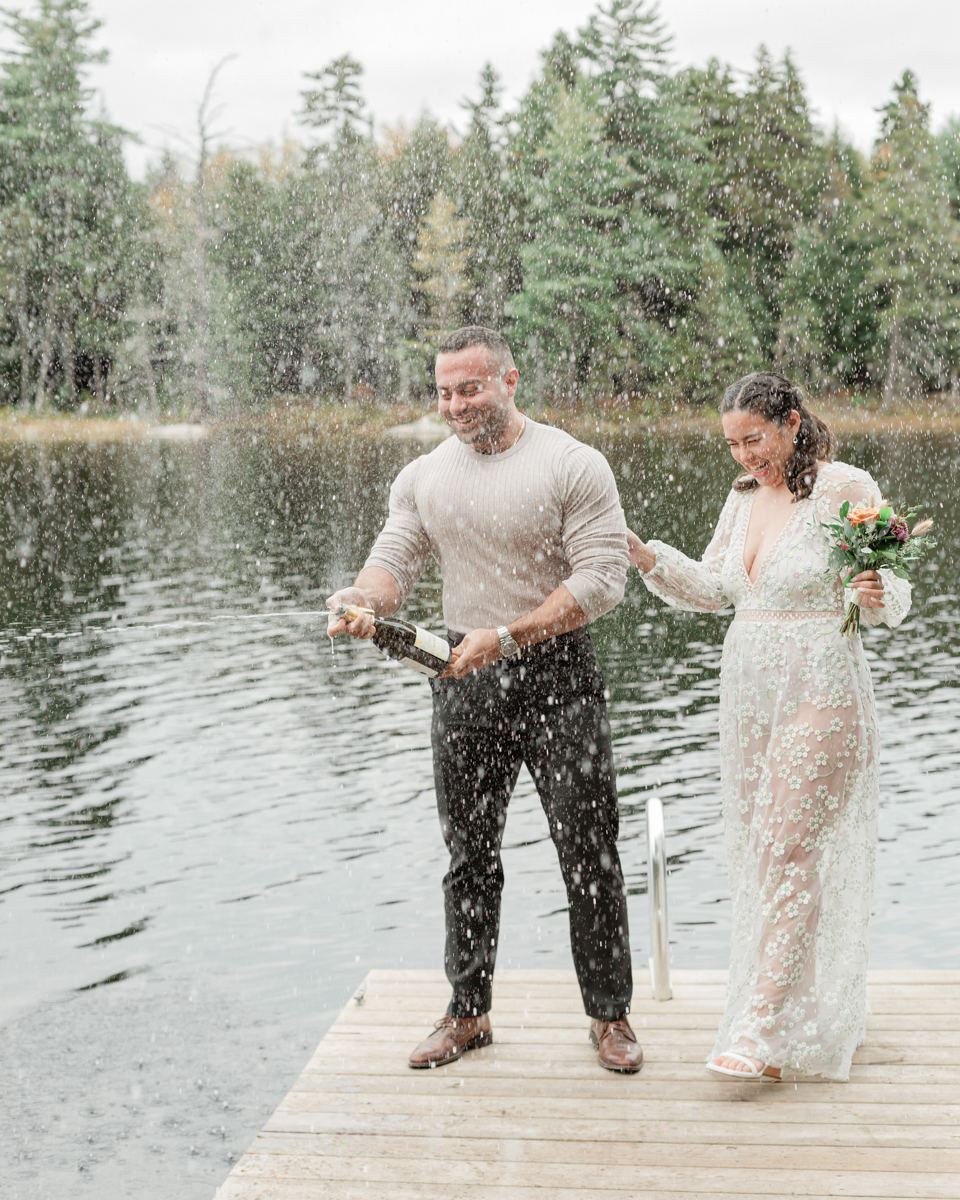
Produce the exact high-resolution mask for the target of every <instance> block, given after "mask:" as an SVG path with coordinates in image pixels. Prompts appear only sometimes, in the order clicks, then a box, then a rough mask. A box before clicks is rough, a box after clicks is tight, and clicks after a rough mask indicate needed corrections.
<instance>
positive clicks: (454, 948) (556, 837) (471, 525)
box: [328, 326, 643, 1072]
mask: <svg viewBox="0 0 960 1200" xmlns="http://www.w3.org/2000/svg"><path fill="white" fill-rule="evenodd" d="M436 379H437V392H438V395H439V410H440V413H441V415H442V416H443V417H444V419H445V420H446V421H447V424H448V425H449V426H450V428H451V429H452V430H453V432H454V433H455V434H456V438H450V439H449V440H447V441H446V442H444V443H443V444H442V445H440V446H439V447H437V449H436V450H434V451H433V452H432V453H431V454H425V455H423V456H421V457H420V458H418V459H416V460H415V461H414V462H412V463H410V465H409V466H407V467H405V468H404V469H403V470H402V471H401V472H400V474H399V475H398V476H397V478H396V480H395V481H394V484H393V487H392V489H391V493H390V515H389V518H388V520H387V522H386V524H385V526H384V528H383V531H382V533H381V534H380V536H379V537H378V539H377V541H376V544H375V545H374V547H373V550H372V552H371V553H370V556H369V558H368V559H367V562H366V565H365V566H364V568H363V570H362V571H361V572H360V575H359V576H358V577H357V580H356V583H355V585H354V586H353V587H352V588H345V589H343V590H341V591H340V592H337V593H336V595H334V596H331V597H330V599H329V600H328V604H330V605H331V607H335V606H336V605H337V604H339V603H349V604H357V605H360V606H362V607H365V608H369V609H372V610H373V612H374V613H375V614H377V615H387V614H390V613H393V612H395V611H396V610H397V609H398V608H399V607H400V605H401V604H402V602H403V600H404V599H405V597H406V596H407V595H408V594H409V592H410V590H411V588H412V587H413V585H414V583H415V582H416V580H417V578H418V577H419V575H420V573H421V571H422V570H423V567H424V564H425V562H426V559H427V555H428V554H431V553H432V554H433V555H434V556H435V557H436V558H437V560H438V562H439V564H440V573H441V578H442V580H443V611H444V619H445V621H446V624H447V626H448V629H449V634H448V637H449V641H450V644H451V646H452V647H453V649H452V659H451V663H450V666H449V668H448V669H447V671H445V672H444V674H443V675H442V676H441V677H440V678H438V679H434V680H431V687H432V690H433V727H432V740H433V757H434V776H435V780H436V792H437V807H438V810H439V814H440V824H441V828H442V831H443V836H444V840H445V842H446V845H447V848H448V850H449V851H450V870H449V872H448V873H447V875H446V877H445V878H444V881H443V888H444V901H445V904H444V907H445V915H446V952H445V965H446V971H447V978H448V979H449V980H450V983H451V986H452V988H453V996H452V998H451V1001H450V1004H449V1006H448V1009H447V1013H446V1015H445V1016H444V1017H442V1018H441V1020H440V1021H438V1022H437V1026H436V1029H435V1031H434V1033H433V1034H432V1035H431V1036H430V1037H429V1038H427V1040H426V1041H425V1042H423V1043H422V1044H421V1045H420V1046H418V1047H417V1048H416V1049H415V1050H414V1051H413V1053H412V1054H411V1056H410V1060H409V1061H410V1066H412V1067H431V1066H440V1065H442V1064H444V1063H448V1062H452V1061H453V1060H454V1059H457V1058H459V1057H460V1056H461V1055H462V1054H463V1053H464V1051H466V1050H471V1049H474V1048H475V1047H477V1046H484V1045H487V1044H488V1043H489V1042H490V1041H491V1040H492V1033H491V1028H490V1017H489V1010H490V1005H491V999H492V983H493V978H492V977H493V968H494V963H495V961H496V951H497V937H498V930H499V923H500V895H501V892H502V890H503V866H502V864H501V860H500V844H501V840H502V837H503V830H504V824H505V822H506V813H507V805H508V803H509V801H510V796H511V794H512V792H513V789H514V786H515V784H516V781H517V775H518V773H519V770H520V766H521V764H522V763H525V764H526V766H527V768H528V769H529V771H530V774H531V775H532V776H533V779H534V782H535V784H536V787H537V791H538V792H539V795H540V800H541V803H542V804H543V808H544V812H545V813H546V816H547V819H548V821H549V825H550V834H551V837H552V838H553V842H554V845H555V846H556V849H557V853H558V855H559V858H560V869H561V871H562V874H563V879H564V883H565V885H566V889H567V898H568V902H569V913H570V941H571V946H572V950H573V961H574V965H575V967H576V970H577V977H578V979H579V982H580V990H581V993H582V996H583V1002H584V1008H585V1009H586V1012H587V1015H588V1016H589V1017H590V1018H591V1023H590V1038H591V1041H592V1042H593V1044H594V1045H595V1046H596V1047H597V1052H598V1058H599V1061H600V1063H601V1065H603V1066H604V1067H607V1068H609V1069H610V1070H615V1071H628V1072H632V1071H637V1070H639V1069H640V1065H641V1063H642V1061H643V1053H642V1051H641V1049H640V1047H639V1045H638V1044H637V1041H636V1038H635V1037H634V1035H633V1031H632V1030H631V1029H630V1025H629V1022H628V1021H627V1017H626V1014H627V1012H628V1011H629V1007H630V998H631V995H632V976H631V970H630V946H629V938H628V930H627V905H626V894H625V889H624V883H623V874H622V872H621V869H620V859H619V856H618V854H617V848H616V838H617V828H618V809H617V790H616V780H615V775H614V766H613V750H612V744H611V737H610V725H609V722H608V720H607V713H606V702H605V693H604V682H603V677H602V675H601V673H600V669H599V666H598V665H597V660H596V656H595V654H594V651H593V646H592V644H591V641H590V636H589V634H588V632H587V629H586V626H587V625H588V624H589V623H590V622H591V621H594V620H596V618H597V617H599V616H600V615H601V614H602V613H604V612H607V611H608V610H609V609H612V608H614V607H615V606H616V605H617V604H618V603H619V602H620V600H621V598H622V596H623V587H624V581H625V578H626V568H627V562H628V560H627V540H626V525H625V522H624V517H623V512H622V510H621V508H620V501H619V497H618V495H617V488H616V484H615V482H614V479H613V474H612V472H611V471H610V467H609V466H608V464H607V462H606V460H605V459H604V457H603V456H602V455H601V454H600V453H599V452H598V451H596V450H593V449H591V448H589V447H587V446H584V445H582V444H581V443H580V442H578V441H576V440H575V439H574V438H572V437H570V436H569V434H566V433H564V432H562V431H561V430H558V429H553V428H551V427H549V426H546V425H540V424H537V423H536V422H534V421H531V420H530V419H529V418H525V417H524V416H523V415H522V414H521V413H520V412H518V410H517V407H516V405H515V403H514V395H515V393H516V390H517V384H518V383H519V380H520V375H519V372H518V371H517V368H516V366H515V364H514V361H513V355H512V354H511V353H510V348H509V346H508V345H507V343H506V341H505V340H504V339H503V337H501V336H500V334H498V333H496V332H494V331H493V330H490V329H483V328H481V327H479V326H471V327H469V328H466V329H460V330H458V331H457V332H456V333H454V334H451V336H450V337H448V338H447V339H446V340H445V341H444V342H443V343H442V345H441V346H440V349H439V352H438V354H437V363H436ZM339 633H348V634H350V635H352V636H353V637H372V636H373V621H372V620H371V618H370V617H369V616H367V615H361V616H359V617H358V618H357V619H356V620H355V621H353V622H352V623H351V624H346V623H345V622H344V621H339V622H337V623H336V624H334V625H332V626H331V628H330V634H331V636H335V635H337V634H339Z"/></svg>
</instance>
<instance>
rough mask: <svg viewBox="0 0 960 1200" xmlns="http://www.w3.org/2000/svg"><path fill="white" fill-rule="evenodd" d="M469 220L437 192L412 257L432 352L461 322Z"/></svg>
mask: <svg viewBox="0 0 960 1200" xmlns="http://www.w3.org/2000/svg"><path fill="white" fill-rule="evenodd" d="M466 229H467V222H466V221H465V220H463V218H460V217H457V216H456V205H455V204H454V202H453V201H452V200H451V199H450V198H449V197H448V196H447V195H446V194H445V193H444V192H437V194H436V195H435V196H434V198H433V202H432V204H431V205H430V212H429V213H428V214H427V216H426V217H425V218H424V221H423V225H422V226H421V229H420V237H419V240H418V244H417V253H416V257H415V258H414V260H413V266H414V270H415V272H416V279H415V282H414V285H413V286H414V287H415V288H417V289H418V290H419V291H421V292H422V293H423V295H424V297H425V299H426V305H427V320H426V323H425V325H424V335H425V340H426V341H427V342H428V343H429V344H430V346H431V347H432V349H433V351H434V352H435V351H436V347H437V345H438V344H439V343H440V342H441V341H442V340H443V338H444V337H445V336H446V335H447V334H448V333H451V332H452V331H453V330H454V329H457V328H458V327H459V326H460V324H461V318H460V314H461V311H462V308H463V304H464V301H465V299H466V297H467V295H468V294H469V291H470V283H469V280H468V277H467V260H468V252H467V249H466Z"/></svg>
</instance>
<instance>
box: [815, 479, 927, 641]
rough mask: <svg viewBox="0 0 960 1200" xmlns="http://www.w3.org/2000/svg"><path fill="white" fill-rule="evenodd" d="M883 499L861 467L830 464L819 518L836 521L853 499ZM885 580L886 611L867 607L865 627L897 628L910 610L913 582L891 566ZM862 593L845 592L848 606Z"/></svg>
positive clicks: (820, 489)
mask: <svg viewBox="0 0 960 1200" xmlns="http://www.w3.org/2000/svg"><path fill="white" fill-rule="evenodd" d="M882 499H883V495H882V493H881V491H880V486H879V484H878V483H877V482H876V480H875V479H874V478H873V476H871V475H870V474H868V472H866V471H862V470H861V469H860V468H859V467H851V466H848V465H847V464H846V463H830V464H828V465H826V466H823V467H821V468H820V472H819V474H818V476H817V485H816V506H817V519H818V520H820V521H832V520H836V519H837V518H838V517H839V515H840V505H841V504H842V503H843V502H844V500H849V501H850V504H851V505H856V504H870V505H877V504H879V503H880V501H881V500H882ZM880 578H881V579H882V580H883V608H863V609H861V611H860V623H861V624H862V625H889V626H890V627H891V629H895V628H896V627H897V626H898V625H899V624H900V623H901V621H902V620H903V619H904V617H906V615H907V613H908V612H909V611H910V605H911V598H912V594H913V585H912V584H911V582H910V580H909V579H901V578H900V577H899V576H898V575H895V574H894V573H893V571H891V570H890V568H889V567H881V568H880ZM858 600H859V593H858V592H857V591H856V590H855V589H853V588H844V589H843V603H844V606H846V605H848V604H853V603H856V602H857V601H858Z"/></svg>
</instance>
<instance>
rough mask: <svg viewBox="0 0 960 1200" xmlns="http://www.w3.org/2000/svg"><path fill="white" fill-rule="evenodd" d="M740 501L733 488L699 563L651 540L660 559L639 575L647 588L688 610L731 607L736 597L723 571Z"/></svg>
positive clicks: (670, 603)
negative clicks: (724, 582) (730, 590)
mask: <svg viewBox="0 0 960 1200" xmlns="http://www.w3.org/2000/svg"><path fill="white" fill-rule="evenodd" d="M741 502H742V494H741V493H740V492H733V491H731V493H730V495H729V496H728V497H727V502H726V504H724V506H723V511H722V512H721V513H720V520H719V521H718V522H717V528H716V531H715V533H714V535H713V538H712V539H711V541H710V545H709V546H707V548H706V550H705V551H704V554H703V558H702V559H701V560H700V561H699V562H697V561H696V560H695V559H692V558H687V556H686V555H685V554H681V553H680V551H679V550H675V549H674V548H673V546H668V545H667V544H666V543H665V542H657V541H652V542H648V543H647V544H648V545H649V547H650V549H651V550H653V552H654V553H655V554H656V556H657V562H656V566H654V567H653V568H651V570H649V571H647V572H646V574H644V573H643V572H641V574H640V578H641V579H642V580H643V582H644V583H645V584H646V586H647V588H648V589H649V590H650V591H651V592H653V594H654V595H655V596H659V597H660V599H661V600H664V601H666V603H667V604H669V605H670V606H671V607H672V608H681V609H684V610H686V611H687V612H719V611H720V609H722V608H728V607H729V606H730V604H731V603H732V601H733V598H732V597H731V596H730V595H729V594H728V593H727V590H726V588H725V587H724V584H723V580H722V578H721V572H722V568H723V564H724V561H725V559H726V556H727V552H728V550H729V549H730V543H731V539H732V537H733V527H734V524H735V522H736V516H737V512H738V511H739V507H740V504H741Z"/></svg>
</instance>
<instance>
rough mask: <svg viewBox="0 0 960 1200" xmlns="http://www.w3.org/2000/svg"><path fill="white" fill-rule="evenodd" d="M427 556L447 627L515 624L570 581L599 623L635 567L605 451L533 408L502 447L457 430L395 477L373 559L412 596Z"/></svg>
mask: <svg viewBox="0 0 960 1200" xmlns="http://www.w3.org/2000/svg"><path fill="white" fill-rule="evenodd" d="M428 554H433V555H434V556H435V558H436V559H437V561H438V563H439V564H440V576H441V578H442V580H443V616H444V620H445V621H446V624H447V628H448V629H453V630H457V631H459V632H461V633H467V632H469V631H470V630H471V629H489V628H495V627H496V626H498V625H509V624H510V622H511V621H515V620H517V619H518V618H519V617H522V616H524V615H525V614H526V613H528V612H531V611H532V610H533V609H535V608H537V607H538V606H539V605H540V604H542V603H543V601H544V600H546V598H547V597H548V596H549V595H550V593H551V592H552V591H554V590H555V589H556V588H557V587H558V586H559V585H560V584H561V583H563V584H565V585H566V587H567V588H568V589H569V591H570V593H571V594H572V596H573V598H574V599H575V600H576V602H577V603H578V604H579V605H580V607H581V608H582V609H583V611H584V612H585V613H586V614H587V616H588V617H589V618H590V620H591V621H594V620H596V618H597V617H599V616H600V615H601V614H602V613H605V612H607V611H608V610H609V609H611V608H614V607H616V605H617V604H619V603H620V600H621V599H622V598H623V587H624V582H625V580H626V573H627V566H628V560H627V539H626V523H625V521H624V517H623V510H622V509H621V507H620V497H619V495H618V494H617V485H616V483H615V482H614V478H613V472H612V471H611V470H610V467H609V465H608V463H607V460H606V459H605V458H604V457H603V455H602V454H601V453H600V452H599V451H597V450H593V449H591V447H589V446H584V445H583V443H582V442H578V441H577V440H576V439H575V438H572V437H571V436H570V435H569V434H568V433H564V432H563V431H562V430H560V429H554V428H552V427H551V426H549V425H540V424H537V422H535V421H531V420H530V419H529V417H528V418H527V422H526V428H525V429H524V432H523V435H522V436H521V437H520V439H519V440H518V441H517V442H515V443H514V445H513V446H511V447H510V449H509V450H506V451H504V452H503V453H502V454H479V453H478V452H477V451H476V450H471V449H470V448H469V447H468V446H465V445H463V443H462V442H460V441H458V439H457V438H455V437H450V438H448V439H447V440H446V441H445V442H443V443H442V444H441V445H439V446H438V447H437V448H436V450H434V451H433V452H432V453H430V454H424V455H421V457H420V458H417V459H415V460H414V461H413V462H412V463H410V464H409V465H408V466H406V467H404V469H403V470H402V471H401V472H400V474H399V475H398V476H397V478H396V479H395V480H394V483H393V487H392V488H391V489H390V515H389V516H388V518H387V522H386V524H385V525H384V527H383V530H382V532H381V534H380V536H379V537H378V538H377V541H376V544H375V545H374V547H373V550H372V551H371V552H370V556H369V558H368V559H367V562H366V565H367V566H368V567H382V568H383V569H384V570H387V571H389V572H390V574H391V575H392V576H393V577H394V579H396V581H397V583H398V584H399V587H400V591H401V594H402V595H403V596H404V597H406V596H408V595H409V593H410V590H411V589H412V587H413V585H414V584H415V583H416V581H417V579H418V577H419V575H420V573H421V571H422V570H423V568H424V564H425V563H426V560H427V555H428Z"/></svg>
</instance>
